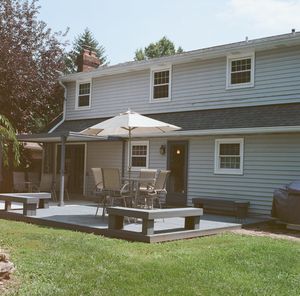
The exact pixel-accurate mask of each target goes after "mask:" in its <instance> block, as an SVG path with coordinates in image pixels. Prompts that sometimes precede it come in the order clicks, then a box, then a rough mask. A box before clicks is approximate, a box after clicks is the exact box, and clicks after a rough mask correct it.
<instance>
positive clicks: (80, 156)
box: [56, 144, 85, 196]
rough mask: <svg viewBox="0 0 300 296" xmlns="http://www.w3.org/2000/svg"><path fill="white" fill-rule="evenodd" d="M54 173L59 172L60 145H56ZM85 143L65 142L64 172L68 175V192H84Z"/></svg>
mask: <svg viewBox="0 0 300 296" xmlns="http://www.w3.org/2000/svg"><path fill="white" fill-rule="evenodd" d="M56 155H57V156H56V173H57V174H59V173H60V155H61V145H60V144H58V145H57V153H56ZM84 172H85V144H67V145H66V158H65V174H66V175H68V191H69V193H73V196H74V194H78V195H79V194H80V195H82V194H83V193H84V191H83V189H84Z"/></svg>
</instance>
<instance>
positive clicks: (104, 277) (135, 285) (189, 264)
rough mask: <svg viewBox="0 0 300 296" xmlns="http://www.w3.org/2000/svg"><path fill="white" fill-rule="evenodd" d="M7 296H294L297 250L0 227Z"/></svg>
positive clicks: (216, 240)
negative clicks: (8, 263)
mask: <svg viewBox="0 0 300 296" xmlns="http://www.w3.org/2000/svg"><path fill="white" fill-rule="evenodd" d="M0 248H4V249H6V250H8V251H9V253H10V255H11V259H12V260H13V262H14V263H15V265H16V266H17V271H16V272H15V275H14V280H15V281H16V282H17V283H18V285H17V288H15V290H14V291H12V292H11V293H9V294H8V295H30V296H34V295H42V296H46V295H55V296H58V295H67V296H73V295H74V296H75V295H76V296H77V295H84V296H88V295H122V296H123V295H281V296H282V295H289V296H292V295H297V296H298V295H299V291H300V243H298V242H293V241H288V240H279V239H272V238H268V237H253V236H246V235H238V234H230V233H227V234H223V235H217V236H211V237H204V238H197V239H191V240H184V241H177V242H170V243H162V244H152V245H149V244H143V243H131V242H126V241H122V240H116V239H109V238H104V237H101V236H95V235H92V234H84V233H77V232H72V231H66V230H58V229H51V228H45V227H39V226H34V225H29V224H24V223H18V222H11V221H5V220H0Z"/></svg>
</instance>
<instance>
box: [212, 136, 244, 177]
mask: <svg viewBox="0 0 300 296" xmlns="http://www.w3.org/2000/svg"><path fill="white" fill-rule="evenodd" d="M220 144H240V168H239V169H222V168H220V157H219V156H220ZM214 173H215V174H226V175H243V173H244V139H243V138H226V139H216V140H215V168H214Z"/></svg>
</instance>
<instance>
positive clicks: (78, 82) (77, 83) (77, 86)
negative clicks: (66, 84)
mask: <svg viewBox="0 0 300 296" xmlns="http://www.w3.org/2000/svg"><path fill="white" fill-rule="evenodd" d="M84 83H89V84H90V101H89V105H88V106H78V103H79V85H80V84H84ZM91 106H92V80H91V79H88V80H78V81H76V98H75V110H88V109H91Z"/></svg>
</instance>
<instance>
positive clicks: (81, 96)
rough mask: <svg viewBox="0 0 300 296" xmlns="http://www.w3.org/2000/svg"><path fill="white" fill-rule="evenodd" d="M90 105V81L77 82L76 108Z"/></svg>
mask: <svg viewBox="0 0 300 296" xmlns="http://www.w3.org/2000/svg"><path fill="white" fill-rule="evenodd" d="M90 106H91V82H90V81H83V82H78V83H77V100H76V108H77V109H81V108H90Z"/></svg>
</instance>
